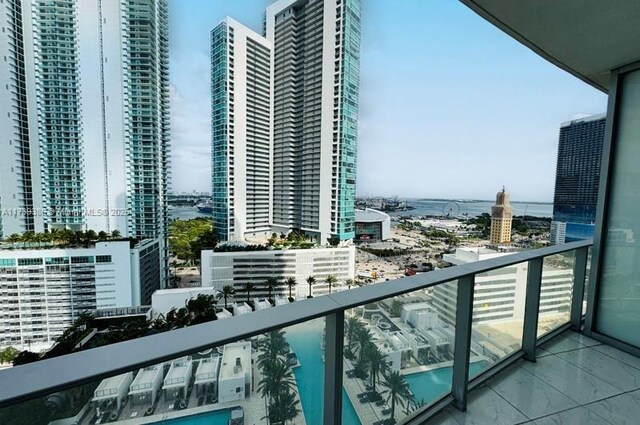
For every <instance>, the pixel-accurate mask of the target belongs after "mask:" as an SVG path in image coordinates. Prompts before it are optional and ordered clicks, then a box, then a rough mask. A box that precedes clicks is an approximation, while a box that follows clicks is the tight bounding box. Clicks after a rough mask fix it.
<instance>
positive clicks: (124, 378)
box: [91, 372, 133, 417]
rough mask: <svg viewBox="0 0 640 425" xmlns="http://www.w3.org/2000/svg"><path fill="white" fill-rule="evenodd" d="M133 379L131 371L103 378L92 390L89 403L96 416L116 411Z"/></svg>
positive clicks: (118, 409)
mask: <svg viewBox="0 0 640 425" xmlns="http://www.w3.org/2000/svg"><path fill="white" fill-rule="evenodd" d="M131 381H133V372H127V373H124V374H122V375H116V376H112V377H110V378H107V379H103V380H102V381H101V382H100V384H99V385H98V388H96V389H95V391H94V392H93V398H92V399H91V403H92V404H93V406H94V407H95V409H96V416H98V417H100V416H101V415H103V414H105V413H106V414H109V413H111V412H113V413H116V414H117V413H118V412H120V408H121V407H122V404H123V402H124V401H125V399H126V398H127V394H128V393H129V385H131Z"/></svg>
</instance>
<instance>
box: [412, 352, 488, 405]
mask: <svg viewBox="0 0 640 425" xmlns="http://www.w3.org/2000/svg"><path fill="white" fill-rule="evenodd" d="M485 366H486V365H485V364H484V363H482V362H480V363H472V364H471V365H469V372H470V374H471V376H475V375H476V374H477V373H478V372H480V371H481V370H482V369H484V368H485ZM404 379H405V381H407V384H409V388H411V391H413V394H414V395H415V396H416V402H420V401H424V402H425V403H426V404H429V403H431V402H432V401H435V400H436V399H438V398H440V397H442V396H444V395H445V394H446V393H449V392H450V391H451V382H452V379H453V368H451V367H443V368H440V369H434V370H430V371H427V372H418V373H413V374H411V375H405V377H404Z"/></svg>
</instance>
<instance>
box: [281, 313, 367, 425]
mask: <svg viewBox="0 0 640 425" xmlns="http://www.w3.org/2000/svg"><path fill="white" fill-rule="evenodd" d="M323 329H324V326H323V325H322V322H321V321H318V322H317V323H314V322H308V323H302V324H300V325H295V326H292V327H290V328H287V329H286V337H287V341H288V342H289V345H290V346H291V349H292V350H293V352H294V353H296V355H297V356H298V360H299V361H300V367H297V368H295V369H294V370H293V373H294V374H295V375H296V381H297V382H298V392H299V394H300V401H301V402H302V409H303V411H304V418H305V420H306V422H307V425H321V424H322V406H323V402H324V362H323V361H322V351H321V350H320V341H321V340H322V330H323ZM342 423H343V424H344V425H361V423H360V420H359V419H358V415H357V414H356V411H355V410H354V408H353V405H352V404H351V400H349V397H348V396H347V393H346V391H345V390H344V388H343V389H342Z"/></svg>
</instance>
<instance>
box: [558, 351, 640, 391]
mask: <svg viewBox="0 0 640 425" xmlns="http://www.w3.org/2000/svg"><path fill="white" fill-rule="evenodd" d="M557 356H558V357H560V358H561V359H563V360H566V361H568V362H569V363H571V364H573V365H575V366H578V367H579V368H580V369H582V370H584V371H586V372H588V373H590V374H591V375H594V376H596V377H598V378H600V379H602V380H603V381H605V382H607V383H609V384H611V385H613V386H614V387H616V388H619V389H621V390H623V391H632V390H637V389H640V370H638V369H636V368H634V367H631V366H629V365H626V364H624V363H622V362H620V361H618V360H616V359H614V358H612V357H609V356H607V355H606V354H603V353H601V352H600V351H596V350H595V349H593V348H584V349H582V350H576V351H571V352H568V353H560V354H558V355H557Z"/></svg>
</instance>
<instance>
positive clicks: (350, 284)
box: [344, 279, 355, 289]
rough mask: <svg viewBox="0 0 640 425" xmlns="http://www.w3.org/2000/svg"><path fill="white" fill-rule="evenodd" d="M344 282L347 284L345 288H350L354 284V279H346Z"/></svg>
mask: <svg viewBox="0 0 640 425" xmlns="http://www.w3.org/2000/svg"><path fill="white" fill-rule="evenodd" d="M344 284H345V285H347V289H351V287H352V286H353V285H355V281H354V280H353V279H347V280H345V281H344Z"/></svg>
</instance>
